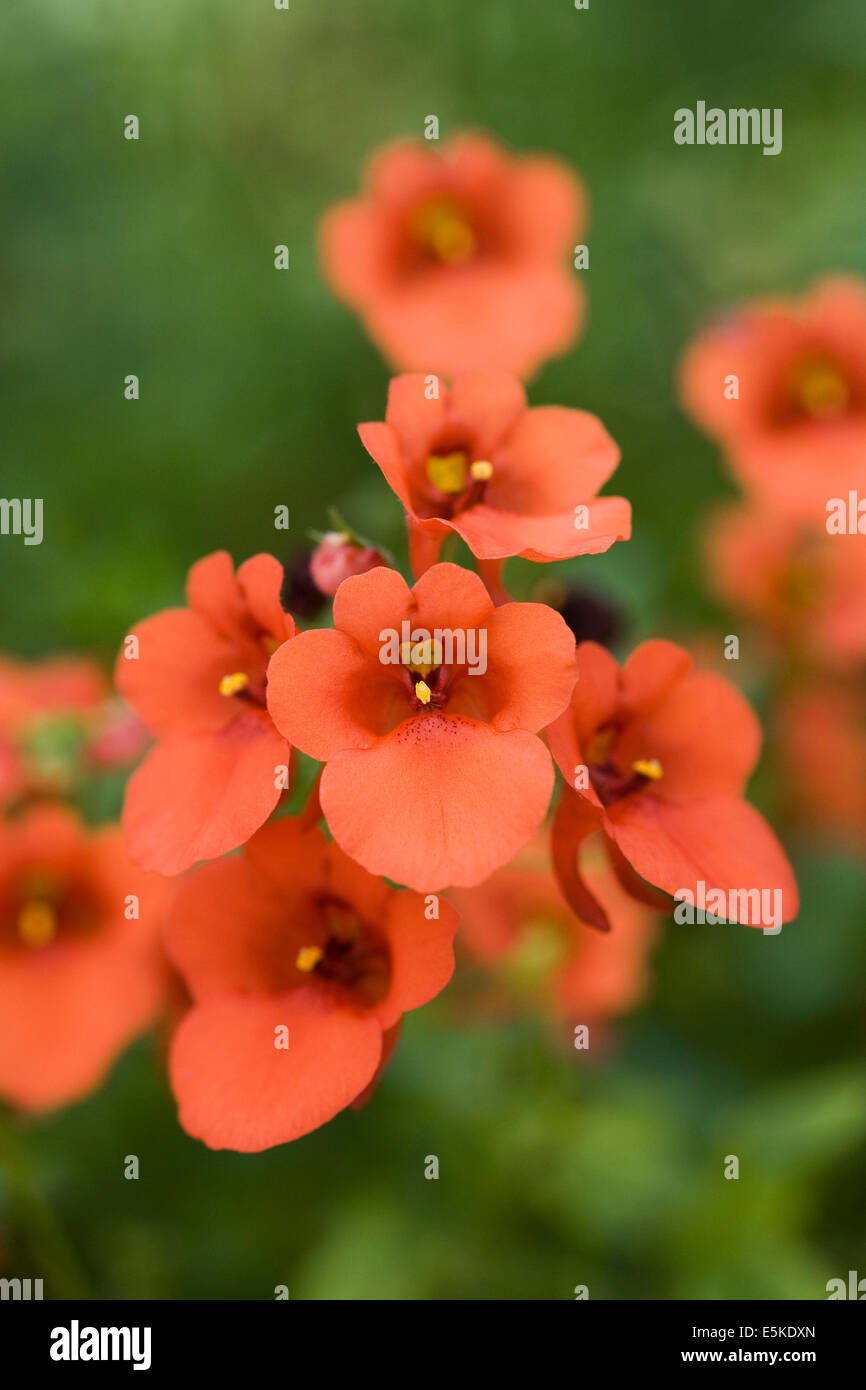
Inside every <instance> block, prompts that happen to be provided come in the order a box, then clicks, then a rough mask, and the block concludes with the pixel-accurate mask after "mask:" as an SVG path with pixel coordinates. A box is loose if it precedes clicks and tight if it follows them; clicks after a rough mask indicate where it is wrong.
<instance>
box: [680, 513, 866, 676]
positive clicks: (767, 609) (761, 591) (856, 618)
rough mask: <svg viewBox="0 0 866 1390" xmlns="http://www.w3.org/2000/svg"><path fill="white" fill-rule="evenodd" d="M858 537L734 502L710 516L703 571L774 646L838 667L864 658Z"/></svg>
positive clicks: (865, 591)
mask: <svg viewBox="0 0 866 1390" xmlns="http://www.w3.org/2000/svg"><path fill="white" fill-rule="evenodd" d="M863 544H864V541H863V537H861V536H859V535H856V534H855V535H844V536H829V535H828V534H827V532H826V530H825V529H824V527H823V526H820V525H819V526H814V525H813V526H803V525H801V524H800V523H799V522H796V521H793V520H791V519H789V518H785V517H768V516H767V513H766V510H765V509H764V508H763V507H758V506H755V505H754V504H752V503H745V504H737V505H735V506H733V507H725V508H723V509H721V510H720V511H718V512H717V513H715V514H714V515H713V517H712V518H711V522H710V525H709V527H708V534H707V547H706V556H707V571H708V576H709V580H710V583H711V584H712V586H713V588H714V589H715V591H716V593H717V594H718V595H719V597H720V598H721V599H722V600H723V601H724V602H725V603H728V604H730V605H731V606H732V607H734V608H736V609H740V610H742V612H744V613H747V614H748V615H749V616H750V617H752V618H753V619H755V620H756V621H757V622H758V623H760V625H761V627H762V628H763V629H765V630H766V631H768V632H769V633H770V634H771V635H772V637H773V638H774V639H775V640H776V641H777V642H778V643H779V644H780V645H781V646H783V647H785V648H786V649H787V650H788V651H790V652H792V653H796V654H797V656H799V657H806V658H808V659H810V660H813V661H817V662H819V663H820V664H822V665H824V664H826V665H828V666H832V667H833V668H834V669H836V670H842V669H845V668H851V667H854V666H856V665H858V664H859V663H860V662H862V661H863V659H864V657H866V562H864V553H863Z"/></svg>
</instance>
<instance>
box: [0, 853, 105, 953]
mask: <svg viewBox="0 0 866 1390" xmlns="http://www.w3.org/2000/svg"><path fill="white" fill-rule="evenodd" d="M104 913H105V904H104V902H103V900H102V897H101V895H100V893H99V892H98V890H97V889H96V888H95V887H94V885H93V884H91V883H90V882H89V881H88V880H84V879H81V880H77V881H76V880H71V879H69V878H66V877H64V876H62V875H60V874H58V873H57V872H55V871H54V870H53V869H51V868H45V869H41V868H36V867H33V868H28V869H27V870H26V872H23V873H21V874H19V875H18V876H17V877H16V878H15V879H14V880H12V882H10V883H9V884H8V885H7V886H6V887H5V889H3V890H0V944H2V945H4V946H8V947H12V948H16V949H21V950H42V949H44V948H45V947H46V946H50V945H51V944H52V942H54V941H60V940H67V941H68V940H70V939H72V938H75V937H80V936H85V935H87V934H88V933H89V932H91V931H94V930H95V929H96V928H97V927H98V926H99V925H100V922H101V921H102V919H103V917H104Z"/></svg>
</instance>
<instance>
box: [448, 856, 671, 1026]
mask: <svg viewBox="0 0 866 1390" xmlns="http://www.w3.org/2000/svg"><path fill="white" fill-rule="evenodd" d="M583 874H584V878H585V880H586V882H587V884H588V886H589V888H590V890H591V891H592V893H593V895H594V896H595V897H596V899H597V900H598V901H599V902H601V903H603V904H604V906H605V909H606V911H607V913H608V915H609V918H610V920H611V922H612V925H613V931H611V932H609V933H607V932H599V931H593V930H591V929H590V928H588V927H586V926H585V925H584V924H583V923H582V922H580V921H579V920H578V918H577V917H575V916H574V914H573V913H572V912H571V911H570V909H569V907H568V904H567V903H566V901H565V899H564V897H563V896H562V891H561V889H560V888H559V885H558V884H557V881H556V879H555V877H554V875H553V872H552V870H551V863H550V844H549V840H548V837H547V835H546V834H539V835H537V836H536V838H535V839H534V840H533V841H532V843H531V844H530V845H527V846H526V848H525V849H522V850H521V851H520V852H519V853H518V854H517V855H515V857H514V859H513V860H512V861H511V863H510V864H507V865H506V866H505V867H504V868H502V869H498V870H497V871H496V873H494V874H493V875H492V876H491V877H490V878H489V879H488V880H487V882H486V883H485V884H483V885H482V886H481V887H479V888H458V889H454V890H453V891H452V893H451V894H450V896H451V898H452V900H453V902H454V904H455V906H456V907H457V910H458V912H459V913H460V935H459V941H460V942H461V943H462V944H463V945H464V946H466V948H467V949H468V951H469V952H470V953H471V954H472V955H473V956H474V957H475V958H476V959H477V960H479V961H481V962H482V963H483V964H486V965H489V966H497V967H498V969H499V971H500V972H504V973H506V975H507V976H508V978H509V979H511V980H513V981H514V982H515V984H516V985H517V987H518V988H519V989H521V990H523V989H529V990H531V989H532V988H533V987H537V989H538V990H539V992H540V994H541V998H542V999H543V1000H544V1001H545V1002H546V1004H547V1006H548V1007H549V1008H550V1009H552V1011H553V1013H554V1014H555V1015H556V1016H557V1017H559V1018H562V1019H564V1020H566V1021H568V1020H577V1019H580V1020H582V1021H590V1020H594V1019H603V1018H607V1017H609V1016H611V1015H613V1014H618V1013H623V1012H625V1011H626V1010H628V1009H630V1008H633V1007H634V1006H635V1005H636V1004H637V1003H638V1002H639V1001H640V1000H641V999H642V998H643V997H644V995H645V993H646V991H647V986H648V978H647V958H648V953H649V949H650V947H651V945H652V943H653V941H654V939H655V936H656V926H655V924H654V922H653V918H652V914H651V913H650V912H649V910H648V909H647V908H646V907H645V906H641V905H640V904H639V903H636V902H635V901H634V899H633V898H631V897H629V896H628V894H627V893H625V892H624V891H623V889H622V888H621V887H620V885H619V884H618V882H617V880H616V878H615V876H614V874H613V872H612V870H611V869H610V867H609V865H607V864H606V863H605V860H604V855H603V853H602V852H601V845H600V844H599V843H598V842H597V841H596V842H593V841H590V843H589V852H588V854H585V855H584V864H583Z"/></svg>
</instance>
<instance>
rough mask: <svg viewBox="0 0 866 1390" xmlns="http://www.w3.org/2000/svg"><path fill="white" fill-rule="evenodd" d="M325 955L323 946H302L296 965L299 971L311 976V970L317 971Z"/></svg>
mask: <svg viewBox="0 0 866 1390" xmlns="http://www.w3.org/2000/svg"><path fill="white" fill-rule="evenodd" d="M324 954H325V953H324V951H323V950H322V948H321V946H302V947H301V949H300V951H299V952H298V955H297V959H296V960H295V965H296V966H297V967H298V969H299V970H303V972H304V974H305V975H309V973H310V971H311V970H315V968H316V966H317V965H318V964H319V961H320V960H321V959H322V957H323V955H324Z"/></svg>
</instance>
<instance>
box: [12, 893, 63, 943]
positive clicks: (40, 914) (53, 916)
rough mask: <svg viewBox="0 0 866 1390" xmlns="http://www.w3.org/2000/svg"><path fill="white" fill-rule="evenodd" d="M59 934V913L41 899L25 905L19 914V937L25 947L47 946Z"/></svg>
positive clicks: (35, 899) (32, 900)
mask: <svg viewBox="0 0 866 1390" xmlns="http://www.w3.org/2000/svg"><path fill="white" fill-rule="evenodd" d="M56 934H57V913H56V912H55V911H54V908H53V907H52V906H51V904H50V903H46V902H42V901H41V900H40V899H39V898H34V899H31V901H30V902H29V903H25V904H24V906H23V907H22V909H21V911H20V912H19V913H18V936H19V937H20V939H21V941H23V943H24V945H25V946H47V945H48V943H49V941H53V940H54V937H55V936H56Z"/></svg>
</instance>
